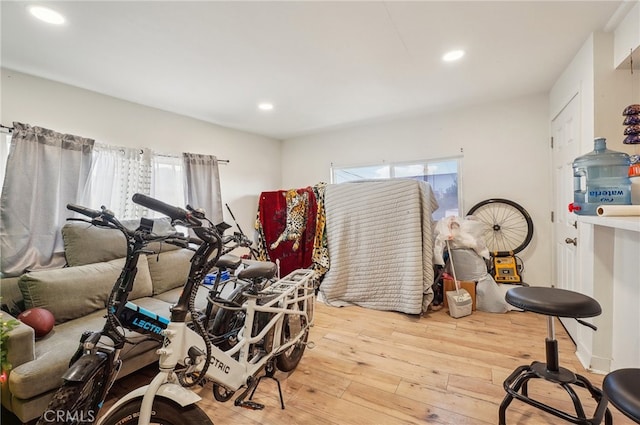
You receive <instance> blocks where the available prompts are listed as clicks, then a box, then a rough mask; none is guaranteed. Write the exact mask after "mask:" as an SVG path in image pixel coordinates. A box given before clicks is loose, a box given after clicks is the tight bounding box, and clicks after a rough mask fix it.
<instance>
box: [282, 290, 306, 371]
mask: <svg viewBox="0 0 640 425" xmlns="http://www.w3.org/2000/svg"><path fill="white" fill-rule="evenodd" d="M303 303H304V301H300V302H299V303H298V307H299V308H300V309H301V310H302V308H303V307H304V305H303ZM309 308H311V309H312V308H313V306H309ZM307 311H308V309H307ZM311 314H313V313H311ZM303 328H306V331H305V333H304V336H303V337H302V338H301V339H300V341H299V342H298V343H297V344H294V345H293V346H291V347H289V349H288V350H286V351H285V352H283V353H282V354H279V355H278V357H276V367H277V368H278V370H280V371H282V372H291V371H292V370H294V369H295V368H296V367H298V363H300V360H302V355H303V354H304V350H305V348H307V339H308V338H309V327H308V326H307V319H306V318H305V317H304V316H302V315H288V314H287V315H285V316H284V319H283V321H282V338H281V343H282V344H285V343H287V342H288V341H289V339H290V338H291V337H292V335H297V334H298V333H299V332H300V330H301V329H303Z"/></svg>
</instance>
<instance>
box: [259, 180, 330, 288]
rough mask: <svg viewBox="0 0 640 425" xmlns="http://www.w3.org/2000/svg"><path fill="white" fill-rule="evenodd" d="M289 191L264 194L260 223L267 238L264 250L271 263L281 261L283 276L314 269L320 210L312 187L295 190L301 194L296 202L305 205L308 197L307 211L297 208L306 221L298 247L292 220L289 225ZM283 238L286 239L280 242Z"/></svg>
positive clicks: (297, 211)
mask: <svg viewBox="0 0 640 425" xmlns="http://www.w3.org/2000/svg"><path fill="white" fill-rule="evenodd" d="M287 192H288V191H286V190H278V191H275V192H262V194H261V195H260V200H259V202H258V221H259V223H257V224H258V225H259V226H261V230H262V235H263V237H264V240H263V241H262V242H263V248H264V249H266V252H267V256H268V259H269V260H270V261H276V260H279V262H280V276H283V277H284V276H286V275H287V274H289V273H291V272H292V271H294V270H296V269H300V268H309V267H310V266H311V264H312V254H313V241H314V238H315V230H316V215H317V208H318V207H317V202H316V198H315V195H314V193H313V189H312V188H310V187H306V188H304V189H297V190H296V191H295V192H297V194H298V195H300V196H299V197H298V199H297V200H296V202H301V200H302V198H303V195H305V194H306V196H305V198H306V205H304V212H301V209H302V208H303V207H302V205H298V206H297V207H296V213H297V214H302V215H303V217H302V218H303V219H304V231H303V232H302V233H301V237H300V239H299V244H298V246H296V238H295V237H294V235H292V232H290V230H292V223H291V218H290V222H289V223H287V204H288V198H287V196H286V195H287ZM291 202H293V201H292V200H291V199H289V203H291ZM290 207H291V205H290ZM290 210H291V208H290ZM287 224H289V229H287ZM298 224H299V223H298ZM298 229H300V226H298ZM281 236H284V239H282V240H281V241H280V242H278V240H279V238H280V237H281ZM287 237H291V238H292V239H288V238H287ZM294 247H295V248H297V249H294Z"/></svg>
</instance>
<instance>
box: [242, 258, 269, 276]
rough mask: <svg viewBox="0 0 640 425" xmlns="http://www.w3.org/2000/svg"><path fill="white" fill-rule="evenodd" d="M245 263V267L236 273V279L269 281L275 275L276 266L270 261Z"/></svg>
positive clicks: (247, 261) (249, 261)
mask: <svg viewBox="0 0 640 425" xmlns="http://www.w3.org/2000/svg"><path fill="white" fill-rule="evenodd" d="M245 263H246V264H247V267H246V268H245V269H242V270H240V272H239V273H238V279H254V278H257V277H262V278H265V279H271V278H272V277H274V276H275V275H276V271H277V267H276V264H275V263H272V262H271V261H251V260H245Z"/></svg>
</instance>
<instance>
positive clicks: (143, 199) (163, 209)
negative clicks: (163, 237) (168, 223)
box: [131, 193, 202, 227]
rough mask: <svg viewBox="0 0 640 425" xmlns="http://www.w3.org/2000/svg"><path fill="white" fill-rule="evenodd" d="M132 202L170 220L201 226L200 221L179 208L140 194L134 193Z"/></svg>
mask: <svg viewBox="0 0 640 425" xmlns="http://www.w3.org/2000/svg"><path fill="white" fill-rule="evenodd" d="M131 200H132V201H133V202H135V203H136V204H138V205H142V206H143V207H146V208H149V209H151V210H153V211H157V212H159V213H162V214H164V215H166V216H167V217H169V218H170V219H171V220H179V221H184V222H186V223H188V224H190V225H192V226H196V227H200V226H202V221H200V220H199V219H197V218H196V217H194V216H193V214H191V213H189V212H187V211H186V210H184V209H182V208H180V207H174V206H172V205H169V204H165V203H164V202H162V201H159V200H157V199H155V198H152V197H150V196H147V195H143V194H142V193H136V194H134V195H133V197H132V198H131Z"/></svg>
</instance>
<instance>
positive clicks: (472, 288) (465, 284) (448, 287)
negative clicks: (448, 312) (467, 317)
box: [443, 279, 476, 311]
mask: <svg viewBox="0 0 640 425" xmlns="http://www.w3.org/2000/svg"><path fill="white" fill-rule="evenodd" d="M460 289H465V290H466V291H467V292H468V293H469V295H471V310H472V311H476V283H475V282H470V281H466V280H463V281H460ZM443 290H444V293H445V294H446V293H447V291H455V290H456V284H455V283H454V282H453V279H444V288H443ZM444 308H449V302H448V301H447V297H446V296H445V297H444Z"/></svg>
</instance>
